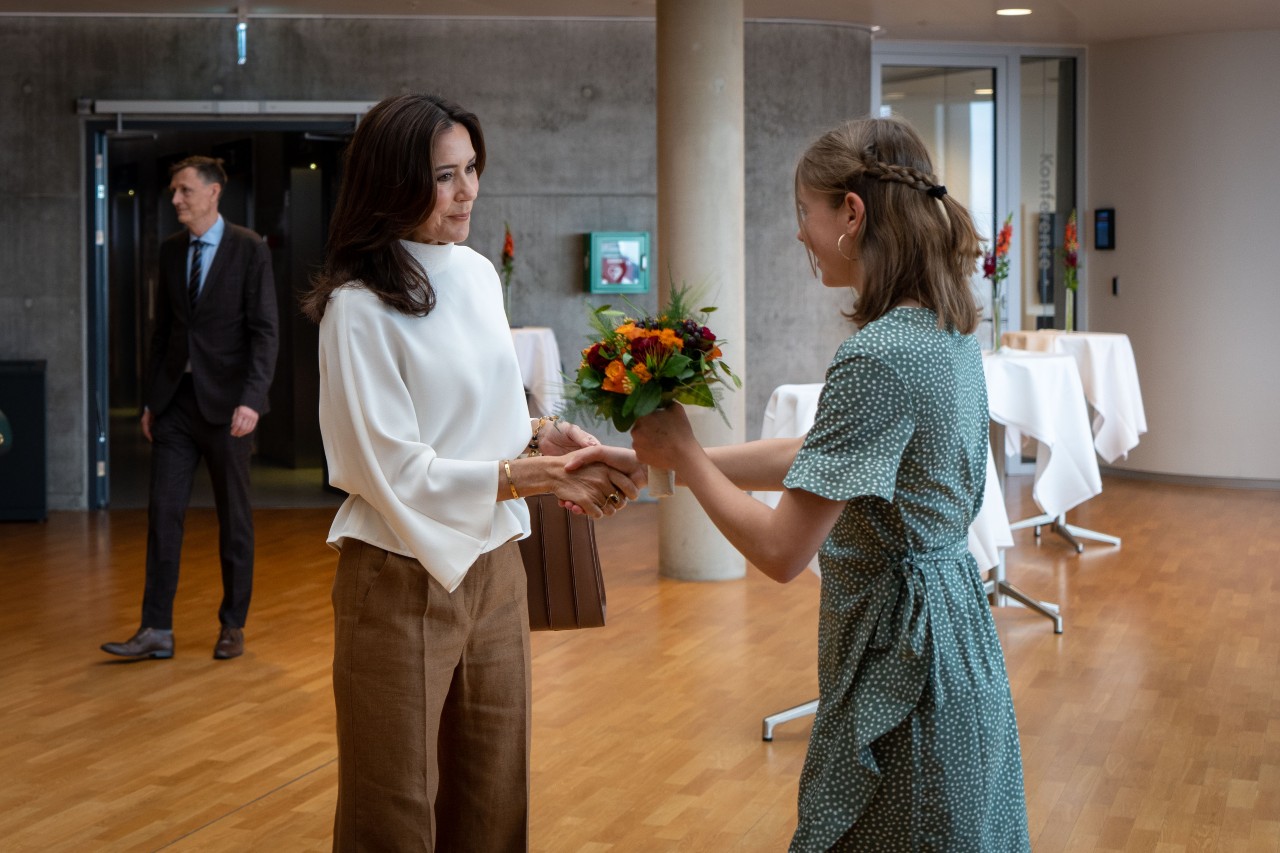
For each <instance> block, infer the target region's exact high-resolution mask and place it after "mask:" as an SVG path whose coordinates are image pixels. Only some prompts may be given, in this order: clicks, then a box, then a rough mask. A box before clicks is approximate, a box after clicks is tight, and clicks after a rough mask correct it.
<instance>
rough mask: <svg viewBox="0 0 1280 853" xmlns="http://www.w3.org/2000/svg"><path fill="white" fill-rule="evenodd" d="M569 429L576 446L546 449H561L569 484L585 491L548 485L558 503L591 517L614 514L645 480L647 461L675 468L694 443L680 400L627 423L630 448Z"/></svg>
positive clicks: (657, 466)
mask: <svg viewBox="0 0 1280 853" xmlns="http://www.w3.org/2000/svg"><path fill="white" fill-rule="evenodd" d="M569 430H573V431H576V434H574V435H573V440H574V441H575V442H578V443H576V446H575V447H574V448H565V449H564V450H563V451H560V450H559V448H556V449H553V450H552V451H551V452H552V453H556V452H562V453H563V454H564V456H563V460H564V473H565V474H566V475H567V476H568V478H569V482H570V483H572V484H573V488H576V489H584V490H585V491H586V494H585V495H584V497H585V502H583V501H580V500H578V499H577V498H576V497H574V496H572V495H570V494H569V492H570V491H571V490H572V489H571V488H570V487H568V486H566V488H565V489H564V492H563V493H562V491H561V490H560V489H555V490H553V491H554V494H555V495H556V497H557V498H559V499H560V505H561V506H562V507H564V508H565V509H567V510H569V511H570V512H574V513H584V514H586V515H590V516H591V517H592V518H599V517H601V516H602V515H603V516H610V515H613V514H614V513H615V512H617V511H618V510H620V509H622V508H623V507H624V506H626V503H627V501H628V500H634V499H635V498H636V496H637V495H638V494H639V493H640V489H642V488H644V487H645V486H646V485H647V484H648V481H649V473H648V469H649V466H653V467H655V468H669V469H671V470H673V471H677V472H678V471H679V469H680V466H681V464H682V463H683V461H684V460H685V459H686V455H685V454H687V453H688V452H689V451H690V450H694V449H698V448H699V445H698V440H697V438H696V437H695V436H694V434H693V428H692V426H691V425H690V424H689V419H688V416H687V415H686V414H685V412H684V409H683V407H681V406H679V405H675V406H671V407H669V408H665V409H659V410H658V411H656V412H654V413H653V414H650V415H645V416H644V417H642V418H639V419H637V420H636V423H635V426H634V427H632V429H631V438H632V445H633V447H632V448H625V447H611V446H609V445H606V444H601V443H600V441H599V440H598V439H596V438H595V436H592V435H590V434H588V433H587V432H585V431H583V430H581V429H579V428H578V427H576V426H570V427H569V428H568V430H566V432H568V431H569ZM568 437H569V436H568V435H566V436H565V439H567V438H568ZM602 489H603V490H604V491H603V493H602V492H601V491H600V490H602ZM593 510H594V511H593Z"/></svg>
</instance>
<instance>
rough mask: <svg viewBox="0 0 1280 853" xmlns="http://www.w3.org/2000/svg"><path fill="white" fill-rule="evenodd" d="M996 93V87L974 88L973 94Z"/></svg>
mask: <svg viewBox="0 0 1280 853" xmlns="http://www.w3.org/2000/svg"><path fill="white" fill-rule="evenodd" d="M995 93H996V90H995V89H974V90H973V94H975V95H994V94H995Z"/></svg>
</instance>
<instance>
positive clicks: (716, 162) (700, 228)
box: [652, 0, 747, 580]
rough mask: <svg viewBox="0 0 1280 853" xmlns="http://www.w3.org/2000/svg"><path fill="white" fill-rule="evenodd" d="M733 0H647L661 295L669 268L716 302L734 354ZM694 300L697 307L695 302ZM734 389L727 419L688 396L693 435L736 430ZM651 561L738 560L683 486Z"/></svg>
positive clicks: (732, 356)
mask: <svg viewBox="0 0 1280 853" xmlns="http://www.w3.org/2000/svg"><path fill="white" fill-rule="evenodd" d="M742 4H743V0H697V2H689V0H658V2H657V52H658V241H657V252H656V255H657V264H656V266H655V268H654V269H653V273H652V274H653V275H655V276H656V277H657V279H658V281H659V294H660V298H661V300H662V301H663V302H665V301H666V299H667V296H668V294H669V292H670V288H671V285H672V280H673V279H674V282H675V283H676V284H681V283H686V284H691V285H697V286H700V287H701V293H700V298H701V300H702V301H701V302H700V303H699V304H711V305H715V306H717V308H718V310H717V311H716V313H714V314H712V315H711V317H710V320H709V325H710V326H711V328H712V329H713V330H714V331H715V333H716V334H717V336H719V337H721V338H724V339H725V340H726V341H728V344H727V346H725V347H724V353H725V360H726V361H727V362H728V363H729V365H730V366H732V367H733V368H734V369H735V370H741V369H743V368H744V367H745V365H746V361H747V358H746V337H745V336H746V331H745V329H746V324H745V321H744V298H743V293H744V281H745V270H744V263H743V255H744V252H745V249H746V239H745V236H744V235H745V226H744V194H745V187H744V173H745V135H744V131H743V83H742V80H743V19H742ZM695 307H697V306H696V305H695ZM745 400H746V394H745V391H736V392H729V393H726V394H725V395H724V406H725V413H726V414H727V415H728V418H729V421H730V423H731V424H732V426H725V424H724V421H723V420H721V418H720V416H719V415H717V414H716V413H715V412H714V411H712V410H709V409H697V408H689V409H688V410H687V411H688V412H689V416H690V419H691V420H692V421H693V423H694V430H695V432H696V433H697V435H698V439H699V440H700V441H701V442H702V444H703V445H716V444H731V443H735V442H740V441H743V440H744V438H745V436H746V429H745V425H744V423H743V421H744V418H745V412H746V405H745ZM659 525H660V547H659V572H660V574H662V575H663V576H665V577H670V578H677V579H680V580H730V579H734V578H740V577H742V576H743V575H745V574H746V561H745V560H744V559H743V557H742V555H741V554H739V553H738V552H737V551H736V550H734V548H733V547H732V546H731V545H729V543H728V541H726V540H725V538H724V537H723V536H721V535H720V533H719V531H717V530H716V528H715V526H714V525H712V524H711V521H710V520H709V519H708V518H707V516H706V515H705V514H704V513H703V512H702V510H701V508H700V507H699V506H698V503H697V501H696V500H694V498H693V495H692V494H691V493H690V492H689V491H688V490H687V489H683V488H678V489H676V494H675V495H674V496H672V497H669V498H664V499H663V500H662V503H661V508H660V511H659Z"/></svg>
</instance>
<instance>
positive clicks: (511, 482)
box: [502, 459, 520, 500]
mask: <svg viewBox="0 0 1280 853" xmlns="http://www.w3.org/2000/svg"><path fill="white" fill-rule="evenodd" d="M502 467H503V468H505V469H506V472H507V488H509V489H511V497H513V498H515V499H516V500H520V493H519V492H517V491H516V481H515V480H513V479H511V463H510V462H509V461H507V460H506V459H503V460H502Z"/></svg>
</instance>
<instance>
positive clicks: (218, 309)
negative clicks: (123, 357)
mask: <svg viewBox="0 0 1280 853" xmlns="http://www.w3.org/2000/svg"><path fill="white" fill-rule="evenodd" d="M189 241H190V235H189V234H188V232H187V231H186V230H185V229H184V230H182V231H179V232H178V233H177V234H174V235H172V236H171V237H168V238H167V239H166V240H165V241H164V242H163V243H161V244H160V286H159V290H158V292H157V294H156V326H155V333H154V334H153V335H152V338H151V360H150V371H151V373H150V383H149V385H148V390H147V393H146V396H145V397H144V400H145V401H146V405H147V407H148V408H150V409H151V411H152V413H153V414H156V415H159V414H160V413H161V412H163V411H164V409H165V407H166V406H167V405H169V402H170V400H172V399H173V392H174V391H175V390H176V389H177V387H178V382H179V381H180V380H181V379H182V374H183V371H184V368H185V367H186V363H187V360H188V359H190V360H191V378H192V383H193V385H194V386H195V393H196V401H197V403H198V404H199V406H200V413H201V414H202V415H203V416H204V418H205V420H207V421H209V422H210V423H214V424H225V423H230V422H231V416H232V414H233V413H234V412H235V409H236V407H237V406H248V407H249V408H251V409H253V410H254V411H255V412H257V413H258V414H260V415H261V414H265V413H266V411H267V408H268V406H267V390H268V389H269V388H270V387H271V377H272V375H273V374H274V372H275V366H276V349H277V346H278V333H277V326H276V295H275V279H274V278H273V277H272V273H271V254H270V252H269V251H268V250H267V245H266V243H264V242H263V241H262V238H261V237H259V236H258V235H257V234H255V233H253V232H252V231H250V230H249V229H247V228H241V227H240V226H238V225H232V224H231V223H230V222H227V223H226V230H225V231H224V232H223V235H222V242H221V243H219V244H218V251H217V253H216V254H215V255H214V256H213V266H211V267H210V268H209V274H208V275H207V276H206V278H205V282H204V289H203V290H202V291H201V293H200V298H199V299H198V300H197V301H196V307H195V311H194V312H193V311H192V310H191V309H190V302H189V301H188V299H187V249H188V245H187V244H188V242H189Z"/></svg>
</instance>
